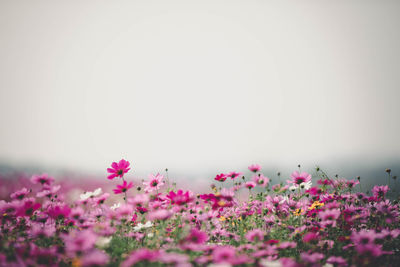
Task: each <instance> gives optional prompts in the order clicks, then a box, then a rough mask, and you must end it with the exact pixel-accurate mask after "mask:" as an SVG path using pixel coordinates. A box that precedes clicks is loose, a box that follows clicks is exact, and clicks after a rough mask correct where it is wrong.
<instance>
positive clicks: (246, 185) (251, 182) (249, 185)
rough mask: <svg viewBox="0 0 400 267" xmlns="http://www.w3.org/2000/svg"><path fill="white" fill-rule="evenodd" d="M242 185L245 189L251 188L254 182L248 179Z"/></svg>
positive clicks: (254, 185) (254, 184)
mask: <svg viewBox="0 0 400 267" xmlns="http://www.w3.org/2000/svg"><path fill="white" fill-rule="evenodd" d="M244 186H245V187H246V188H247V189H252V188H254V187H256V183H255V182H253V181H248V182H246V183H245V184H244Z"/></svg>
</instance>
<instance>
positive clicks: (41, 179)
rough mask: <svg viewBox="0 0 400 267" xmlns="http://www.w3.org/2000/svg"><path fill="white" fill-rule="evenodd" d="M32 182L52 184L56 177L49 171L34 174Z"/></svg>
mask: <svg viewBox="0 0 400 267" xmlns="http://www.w3.org/2000/svg"><path fill="white" fill-rule="evenodd" d="M31 182H32V183H33V184H41V185H44V184H46V185H51V184H52V183H53V182H54V178H53V177H50V176H49V175H48V174H47V173H43V174H42V175H33V176H32V178H31Z"/></svg>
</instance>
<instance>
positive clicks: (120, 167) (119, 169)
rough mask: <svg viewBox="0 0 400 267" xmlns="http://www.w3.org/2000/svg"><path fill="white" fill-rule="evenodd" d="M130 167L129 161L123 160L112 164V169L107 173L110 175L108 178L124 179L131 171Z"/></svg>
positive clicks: (108, 169)
mask: <svg viewBox="0 0 400 267" xmlns="http://www.w3.org/2000/svg"><path fill="white" fill-rule="evenodd" d="M129 165H130V163H129V161H126V160H124V159H121V160H120V161H119V162H118V163H116V162H113V163H112V164H111V168H107V172H108V173H109V174H110V175H108V176H107V178H108V179H110V180H112V179H114V178H115V177H121V178H122V177H124V174H125V173H127V172H128V171H129V170H130V168H128V167H129Z"/></svg>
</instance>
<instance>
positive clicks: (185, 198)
mask: <svg viewBox="0 0 400 267" xmlns="http://www.w3.org/2000/svg"><path fill="white" fill-rule="evenodd" d="M191 195H192V194H191V192H189V191H186V193H183V191H182V190H178V192H176V193H175V192H174V191H171V192H169V194H168V195H167V198H169V199H170V200H171V204H177V205H184V204H186V203H188V202H190V201H192V200H193V197H192V196H191Z"/></svg>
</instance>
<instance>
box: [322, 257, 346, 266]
mask: <svg viewBox="0 0 400 267" xmlns="http://www.w3.org/2000/svg"><path fill="white" fill-rule="evenodd" d="M326 263H330V264H333V265H334V266H338V267H345V266H347V262H346V260H345V259H343V258H342V257H336V256H330V257H329V258H328V259H327V260H326Z"/></svg>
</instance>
